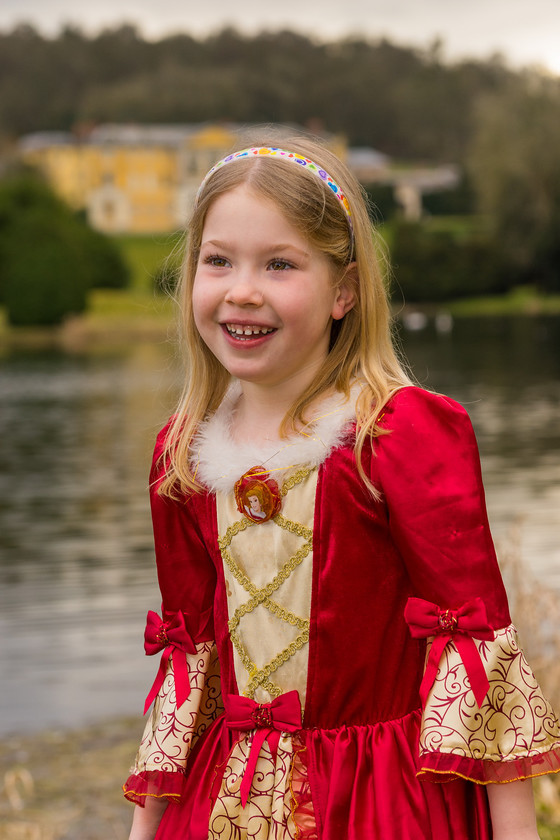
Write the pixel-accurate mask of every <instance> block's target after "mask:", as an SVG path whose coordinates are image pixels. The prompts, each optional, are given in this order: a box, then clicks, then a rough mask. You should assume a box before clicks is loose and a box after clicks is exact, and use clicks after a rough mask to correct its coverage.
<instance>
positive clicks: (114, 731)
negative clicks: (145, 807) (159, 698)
mask: <svg viewBox="0 0 560 840" xmlns="http://www.w3.org/2000/svg"><path fill="white" fill-rule="evenodd" d="M143 727H144V722H143V719H142V718H141V717H139V716H138V717H135V718H115V719H111V720H105V721H102V722H101V723H95V724H90V725H87V726H84V727H81V728H79V729H69V730H66V729H58V728H57V729H54V728H53V729H47V730H45V731H43V732H40V733H34V734H29V735H26V734H21V733H20V734H14V735H6V736H3V737H0V840H12V838H14V840H16V838H18V840H19V839H20V838H22V840H23V838H29V840H74V839H75V838H78V837H79V838H80V840H101V838H111V840H126V838H127V837H128V833H129V831H130V824H131V821H132V813H133V811H132V806H131V804H130V803H129V802H127V801H126V800H125V798H124V796H123V794H122V789H121V786H122V784H123V783H124V782H125V781H126V778H127V776H128V773H129V768H130V765H131V764H132V762H133V760H134V756H135V754H136V750H137V748H138V744H139V743H140V738H141V736H142V730H143Z"/></svg>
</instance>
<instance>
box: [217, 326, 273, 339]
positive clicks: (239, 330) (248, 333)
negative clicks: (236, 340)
mask: <svg viewBox="0 0 560 840" xmlns="http://www.w3.org/2000/svg"><path fill="white" fill-rule="evenodd" d="M226 329H227V331H228V333H229V334H230V335H234V336H236V337H237V336H238V337H240V338H242V339H245V338H252V337H253V336H256V335H268V333H270V332H272V331H273V328H272V327H256V326H255V327H250V326H247V327H242V326H240V325H239V324H226Z"/></svg>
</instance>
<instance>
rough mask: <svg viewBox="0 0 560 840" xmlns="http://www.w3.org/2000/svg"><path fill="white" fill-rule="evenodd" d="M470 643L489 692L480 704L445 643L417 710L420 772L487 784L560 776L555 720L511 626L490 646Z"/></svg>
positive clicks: (559, 732) (558, 732)
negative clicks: (420, 708)
mask: <svg viewBox="0 0 560 840" xmlns="http://www.w3.org/2000/svg"><path fill="white" fill-rule="evenodd" d="M430 642H431V640H430ZM430 642H429V644H428V652H427V659H428V658H429V650H430ZM474 642H475V645H476V648H477V650H478V653H479V655H480V660H481V662H482V665H483V667H484V670H485V672H486V676H487V678H488V682H489V684H490V688H489V690H488V692H487V694H486V696H485V698H484V700H483V702H482V704H481V705H480V707H479V705H478V703H477V701H476V700H475V697H474V693H473V691H472V689H471V684H470V680H469V677H468V675H467V671H466V668H465V665H464V663H463V660H462V658H461V656H460V654H459V652H458V650H457V646H456V644H455V642H454V641H450V642H448V644H447V645H446V647H445V649H444V651H443V654H442V657H441V660H440V662H439V667H438V670H437V675H436V677H435V681H434V683H433V685H432V688H431V690H430V692H429V694H428V697H427V701H426V704H425V708H424V712H423V718H422V729H421V733H420V756H419V775H421V776H424V777H432V778H433V779H434V780H436V781H437V780H438V776H439V774H445V775H443V776H441V777H439V778H440V780H441V781H446V780H448V779H449V775H450V774H451V775H452V776H460V777H463V778H468V779H471V780H472V781H475V782H479V783H483V784H485V783H489V782H509V781H513V780H515V779H524V778H528V777H532V776H539V775H542V774H543V773H550V772H557V771H559V770H560V726H559V722H558V719H557V718H556V716H555V714H554V711H553V709H552V707H551V706H550V703H549V702H548V701H547V700H546V699H545V697H544V696H543V694H542V691H541V689H540V687H539V685H538V683H537V681H536V679H535V676H534V674H533V672H532V670H531V668H530V667H529V665H528V663H527V660H526V659H525V656H524V654H523V652H522V650H521V648H520V647H519V643H518V639H517V633H516V630H515V627H513V625H510V626H509V627H506V628H504V629H501V630H497V631H496V632H495V637H494V641H480V640H477V639H474Z"/></svg>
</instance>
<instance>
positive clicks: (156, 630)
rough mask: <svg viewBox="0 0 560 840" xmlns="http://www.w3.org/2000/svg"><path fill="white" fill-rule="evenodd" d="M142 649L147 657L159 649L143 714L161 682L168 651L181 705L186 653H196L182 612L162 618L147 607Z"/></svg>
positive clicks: (185, 694)
mask: <svg viewBox="0 0 560 840" xmlns="http://www.w3.org/2000/svg"><path fill="white" fill-rule="evenodd" d="M144 650H145V651H146V655H147V656H153V655H154V654H155V653H159V651H160V650H162V651H163V653H162V656H161V660H160V663H159V670H158V672H157V674H156V678H155V680H154V684H153V685H152V687H151V689H150V693H149V694H148V696H147V697H146V703H145V704H144V714H146V712H147V711H148V709H149V708H150V706H151V705H152V702H153V701H154V700H155V698H156V697H157V693H158V691H159V690H160V688H161V686H162V685H163V681H164V679H165V673H166V671H167V663H168V662H169V657H170V656H171V653H173V672H174V675H175V692H176V695H177V707H178V708H181V706H182V705H183V703H184V702H185V700H186V699H187V697H188V696H189V694H190V690H191V686H190V679H189V665H188V662H187V653H196V646H195V644H194V642H193V640H192V638H191V636H190V634H189V632H188V630H187V628H186V626H185V616H184V615H183V613H182V612H176V613H174V614H173V616H172V617H171V618H170V619H168V620H167V621H164V620H163V619H162V618H160V617H159V615H158V614H157V613H155V612H154V611H153V610H150V611H149V613H148V618H147V621H146V630H145V632H144Z"/></svg>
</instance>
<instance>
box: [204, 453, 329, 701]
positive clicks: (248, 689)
mask: <svg viewBox="0 0 560 840" xmlns="http://www.w3.org/2000/svg"><path fill="white" fill-rule="evenodd" d="M311 471H312V468H307V467H303V468H301V469H299V470H298V471H297V472H296V473H294V475H292V476H290V477H289V478H288V479H286V480H285V481H284V483H283V485H282V488H281V490H280V494H281V496H282V497H284V496H286V494H287V493H288V492H289V491H290V490H291V489H292V488H293V487H295V486H296V485H297V484H300V483H301V482H302V481H304V480H305V479H306V478H307V476H308V475H309V474H310V473H311ZM270 521H271V522H273V523H274V524H275V525H276V526H278V527H279V528H283V529H284V530H285V531H289V532H290V533H292V534H295V535H296V536H298V537H301V539H302V540H303V544H302V545H301V546H300V548H298V550H297V551H296V552H295V553H294V554H293V555H292V556H291V557H290V558H289V559H288V560H287V561H286V563H284V565H283V566H282V568H281V569H280V571H279V572H278V573H277V574H276V575H275V576H274V577H273V579H272V580H271V581H270V582H269V583H267V584H266V586H264V587H262V588H261V589H259V588H258V587H256V586H255V584H254V583H253V582H252V581H251V580H250V578H249V577H248V576H247V575H246V574H245V572H244V571H243V570H242V569H241V568H240V567H239V565H238V564H237V562H236V561H235V559H234V557H233V556H232V554H231V553H230V551H229V547H230V545H231V543H232V540H233V539H234V537H235V536H237V535H238V534H240V533H241V532H242V531H245V530H246V529H247V528H252V527H254V526H255V525H258V526H259V527H262V525H261V523H257V522H253V521H252V520H250V519H247V518H246V517H243V519H240V520H238V521H236V522H234V523H233V524H232V525H230V526H229V527H228V529H227V530H226V533H225V534H224V536H223V537H220V538H219V539H218V546H219V548H220V552H221V554H222V559H223V561H224V563H225V564H226V565H227V567H228V569H229V570H230V572H231V574H232V575H233V577H234V578H235V580H236V581H237V582H238V583H239V584H240V585H241V586H242V587H243V589H244V590H245V591H246V592H247V593H248V594H249V595H250V596H251V597H250V598H249V600H248V601H246V602H245V603H244V604H241V606H239V607H238V608H237V609H236V610H235V612H234V614H233V616H232V618H231V619H230V620H229V624H228V626H229V632H230V638H231V641H232V644H233V646H234V647H235V649H236V651H237V653H238V655H239V658H240V660H241V662H242V663H243V666H244V667H245V668H246V669H247V672H248V674H249V682H248V683H247V685H246V686H245V690H244V692H243V694H244V695H245V696H247V697H252V696H253V694H254V693H255V691H256V689H257V688H258V686H261V687H262V688H263V689H265V690H266V691H268V693H269V694H270V695H271V696H272V697H278V696H279V695H280V694H281V693H282V689H281V688H280V687H279V686H277V685H276V684H275V683H273V682H272V681H271V680H270V679H269V677H270V675H271V674H273V673H274V672H275V671H277V670H278V668H280V666H281V665H283V664H284V663H285V662H287V661H288V659H290V658H291V657H292V656H293V655H294V654H295V653H296V652H297V651H298V650H301V649H302V648H303V646H304V645H306V644H307V643H308V641H309V619H306V618H301V617H299V616H297V615H294V613H292V612H290V610H287V609H285V608H284V607H282V606H280V604H278V603H276V601H274V600H273V599H272V598H271V595H273V593H274V592H276V590H278V589H279V588H280V587H281V586H282V584H283V583H285V582H286V581H287V579H288V578H289V577H290V575H291V574H292V572H293V571H294V569H296V568H297V567H298V566H299V565H300V564H301V563H302V562H303V560H304V559H305V558H306V557H307V556H308V555H309V554H310V552H311V551H312V550H313V531H312V530H311V529H310V528H307V527H305V526H304V525H302V524H300V523H299V522H292V521H291V520H289V519H286V518H285V517H284V516H282V514H281V513H278V514H276V516H275V517H273V519H272V520H270ZM259 604H262V606H264V607H265V608H266V609H267V610H269V611H270V612H271V613H272V614H273V615H275V616H276V617H277V618H279V619H280V620H281V621H285V622H286V623H287V624H290V625H292V626H293V627H297V628H298V630H299V631H300V632H299V633H298V635H297V636H296V638H295V639H294V640H293V641H292V642H291V643H290V644H289V645H288V646H287V647H286V648H284V650H282V651H280V652H279V653H278V654H277V655H276V656H275V657H274V658H273V659H272V660H271V661H270V662H268V663H267V664H266V665H265V666H264V667H263V668H258V667H257V665H256V663H254V662H253V661H252V660H251V658H250V656H249V655H248V653H247V651H246V649H245V647H244V645H243V643H242V641H241V638H240V637H239V634H238V632H237V628H238V627H239V624H240V621H241V619H242V618H243V616H245V615H247V614H248V613H251V612H253V610H255V609H256V608H257V607H258V606H259Z"/></svg>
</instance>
